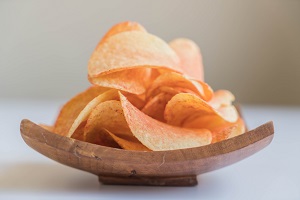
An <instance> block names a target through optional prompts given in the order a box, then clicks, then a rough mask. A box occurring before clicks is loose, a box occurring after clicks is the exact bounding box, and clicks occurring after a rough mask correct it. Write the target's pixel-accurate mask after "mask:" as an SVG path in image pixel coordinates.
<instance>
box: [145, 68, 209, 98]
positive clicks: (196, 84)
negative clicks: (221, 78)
mask: <svg viewBox="0 0 300 200" xmlns="http://www.w3.org/2000/svg"><path fill="white" fill-rule="evenodd" d="M161 87H171V88H182V89H184V90H189V91H191V92H192V93H194V94H196V95H198V96H200V97H201V98H202V99H204V100H206V101H208V100H210V99H211V98H212V96H213V91H212V89H211V87H210V86H209V85H208V84H206V83H204V82H202V81H195V80H191V79H188V78H187V77H185V76H184V75H181V74H178V73H175V72H169V73H163V74H161V75H160V76H158V77H157V78H156V79H155V80H154V81H153V83H152V84H151V86H150V87H149V88H148V90H147V94H146V98H150V97H152V96H156V95H157V94H158V93H160V92H161V91H160V90H161Z"/></svg>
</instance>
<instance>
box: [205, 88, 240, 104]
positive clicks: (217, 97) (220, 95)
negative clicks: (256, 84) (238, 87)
mask: <svg viewBox="0 0 300 200" xmlns="http://www.w3.org/2000/svg"><path fill="white" fill-rule="evenodd" d="M234 100H235V97H234V95H233V94H232V93H231V92H230V91H228V90H218V91H215V92H214V94H213V97H212V99H211V100H210V101H209V102H208V104H209V105H211V106H212V107H213V108H220V107H221V106H229V105H231V104H232V102H233V101H234Z"/></svg>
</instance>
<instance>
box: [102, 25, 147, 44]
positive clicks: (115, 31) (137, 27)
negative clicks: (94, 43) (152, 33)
mask: <svg viewBox="0 0 300 200" xmlns="http://www.w3.org/2000/svg"><path fill="white" fill-rule="evenodd" d="M126 31H142V32H147V31H146V29H145V28H144V27H143V26H142V25H140V24H139V23H136V22H130V21H127V22H121V23H119V24H116V25H114V26H113V27H112V28H111V29H110V30H109V31H108V32H107V33H106V34H105V35H104V37H103V38H102V40H101V42H100V43H103V42H104V41H105V40H106V39H107V38H109V37H111V36H113V35H115V34H118V33H122V32H126ZM100 43H99V44H100Z"/></svg>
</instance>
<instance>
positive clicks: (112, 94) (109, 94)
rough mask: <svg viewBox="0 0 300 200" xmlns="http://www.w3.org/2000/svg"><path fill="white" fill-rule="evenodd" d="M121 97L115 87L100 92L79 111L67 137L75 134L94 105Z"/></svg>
mask: <svg viewBox="0 0 300 200" xmlns="http://www.w3.org/2000/svg"><path fill="white" fill-rule="evenodd" d="M118 99H119V95H118V91H117V90H115V89H110V90H108V91H106V92H103V93H102V94H100V95H99V96H97V97H95V98H94V99H93V100H92V101H90V102H89V103H88V104H87V105H86V106H85V107H84V109H83V110H82V111H81V112H80V113H79V115H78V116H77V118H76V119H75V120H74V122H73V124H72V126H71V128H70V130H69V132H68V134H67V137H71V135H72V134H73V132H74V131H75V130H76V129H77V127H78V126H79V125H80V124H81V123H82V122H83V121H86V120H87V118H88V116H89V114H90V113H91V111H92V110H93V108H94V107H96V106H97V105H98V104H99V103H102V102H105V101H108V100H118Z"/></svg>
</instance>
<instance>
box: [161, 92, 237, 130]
mask: <svg viewBox="0 0 300 200" xmlns="http://www.w3.org/2000/svg"><path fill="white" fill-rule="evenodd" d="M230 108H232V109H231V110H228V112H218V111H217V110H216V109H214V108H213V107H211V106H210V105H209V104H208V103H207V102H205V101H204V100H202V99H201V98H199V97H197V96H196V95H193V94H188V93H180V94H177V95H175V96H174V97H173V98H172V99H171V100H170V101H169V102H168V104H167V106H166V108H165V119H166V121H167V123H168V124H171V125H175V126H182V127H188V128H207V129H210V130H211V129H213V128H216V127H220V126H222V125H224V124H226V123H233V122H236V121H237V119H238V113H237V111H236V110H235V108H234V107H230ZM233 109H234V110H233ZM229 111H230V112H229Z"/></svg>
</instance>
